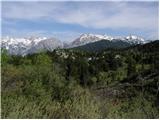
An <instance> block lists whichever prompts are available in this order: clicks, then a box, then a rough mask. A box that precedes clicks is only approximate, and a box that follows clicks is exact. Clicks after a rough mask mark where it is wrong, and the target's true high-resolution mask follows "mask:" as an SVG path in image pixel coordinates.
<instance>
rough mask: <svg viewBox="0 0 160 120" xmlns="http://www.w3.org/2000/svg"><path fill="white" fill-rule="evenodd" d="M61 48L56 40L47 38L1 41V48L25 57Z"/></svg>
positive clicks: (61, 44) (60, 43)
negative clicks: (41, 51)
mask: <svg viewBox="0 0 160 120" xmlns="http://www.w3.org/2000/svg"><path fill="white" fill-rule="evenodd" d="M58 47H61V48H62V47H63V43H62V42H61V41H60V40H58V39H56V38H47V37H29V38H11V37H4V38H2V39H1V48H4V49H6V50H7V51H8V52H9V53H10V54H13V55H26V54H29V53H36V52H39V51H40V50H42V49H43V50H50V51H52V50H54V49H56V48H58Z"/></svg>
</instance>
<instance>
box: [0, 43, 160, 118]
mask: <svg viewBox="0 0 160 120" xmlns="http://www.w3.org/2000/svg"><path fill="white" fill-rule="evenodd" d="M157 51H158V47H157V42H152V43H148V44H145V45H138V46H134V47H130V48H127V49H119V50H113V49H111V50H105V51H102V52H95V53H89V52H84V51H77V50H73V49H67V50H60V49H58V50H55V51H53V52H45V53H38V54H33V55H27V56H23V57H22V56H11V55H9V54H7V52H6V51H5V50H2V54H1V64H2V65H1V66H2V67H1V71H2V72H1V75H2V76H1V78H2V82H1V85H2V87H1V88H2V92H1V94H2V97H1V106H2V110H1V111H2V115H1V116H2V118H46V119H48V118H57V119H58V118H72V119H75V118H86V119H87V118H97V119H98V118H112V119H113V118H123V119H124V118H137V119H139V118H141V119H142V118H158V102H159V91H158V89H159V87H158V86H159V81H158V76H159V73H158V71H159V67H158V63H159V61H158V58H159V57H158V52H157Z"/></svg>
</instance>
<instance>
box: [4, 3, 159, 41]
mask: <svg viewBox="0 0 160 120" xmlns="http://www.w3.org/2000/svg"><path fill="white" fill-rule="evenodd" d="M158 24H159V23H158V2H156V1H154V2H153V1H152V2H145V1H143V2H133V1H132V2H129V1H125V2H120V1H119V2H115V1H110V2H109V1H108V2H107V1H101V2H95V1H94V2H93V1H88V2H80V1H78V2H74V1H72V2H71V1H63V2H51V1H50V2H49V1H48V2H42V1H41V2H35V1H34V2H33V1H32V2H31V1H29V2H25V1H23V2H11V1H10V2H2V36H11V37H27V36H31V35H32V36H48V37H56V38H59V39H60V40H63V41H72V40H74V39H75V38H77V37H78V36H79V35H81V34H83V33H95V34H107V35H113V36H126V35H129V34H134V35H138V36H141V37H144V38H145V39H157V38H158V34H159V33H158V26H159V25H158Z"/></svg>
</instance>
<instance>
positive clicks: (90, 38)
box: [71, 34, 145, 47]
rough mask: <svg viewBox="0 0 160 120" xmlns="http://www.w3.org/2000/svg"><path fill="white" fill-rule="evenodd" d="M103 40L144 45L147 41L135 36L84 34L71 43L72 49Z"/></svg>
mask: <svg viewBox="0 0 160 120" xmlns="http://www.w3.org/2000/svg"><path fill="white" fill-rule="evenodd" d="M101 40H108V41H113V42H116V41H123V42H127V43H130V44H143V43H144V42H145V41H144V39H143V38H141V37H138V36H135V35H130V36H127V37H112V36H108V35H98V34H82V35H81V36H80V37H79V38H77V39H75V40H74V41H73V42H72V43H71V47H77V46H82V45H85V44H88V43H93V42H97V41H101Z"/></svg>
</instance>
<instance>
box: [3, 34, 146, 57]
mask: <svg viewBox="0 0 160 120" xmlns="http://www.w3.org/2000/svg"><path fill="white" fill-rule="evenodd" d="M144 43H145V40H144V39H143V38H141V37H138V36H135V35H129V36H126V37H112V36H107V35H99V34H82V35H81V36H80V37H78V38H77V39H75V40H73V42H71V43H67V44H66V43H63V42H62V41H61V40H59V39H56V38H53V37H52V38H47V37H28V38H12V37H3V38H2V40H1V48H3V49H6V50H7V51H8V52H9V54H13V55H23V56H25V55H27V54H32V53H37V52H40V51H43V50H45V51H46V50H47V51H53V50H54V49H58V48H78V49H84V50H88V49H89V50H93V51H97V50H99V49H106V48H123V47H128V46H131V45H136V44H144Z"/></svg>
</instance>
